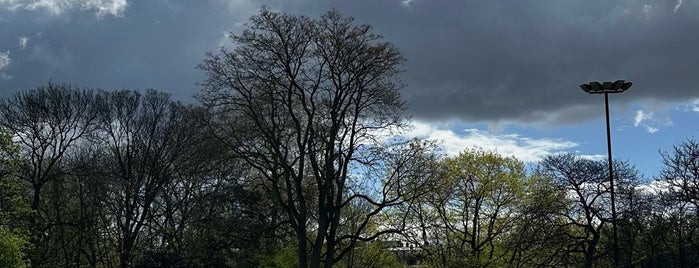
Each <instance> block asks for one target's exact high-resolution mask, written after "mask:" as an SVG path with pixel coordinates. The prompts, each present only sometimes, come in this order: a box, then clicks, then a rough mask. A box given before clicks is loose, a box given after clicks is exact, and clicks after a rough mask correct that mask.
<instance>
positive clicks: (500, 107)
mask: <svg viewBox="0 0 699 268" xmlns="http://www.w3.org/2000/svg"><path fill="white" fill-rule="evenodd" d="M262 6H267V7H269V8H270V9H272V10H274V11H280V12H286V13H290V14H294V15H305V16H310V17H317V16H319V15H321V14H323V13H325V12H327V11H329V10H330V9H332V8H335V9H337V10H339V11H340V12H341V13H342V14H343V15H345V16H351V17H354V18H355V19H356V22H357V23H358V24H369V25H371V26H373V29H374V30H375V32H377V33H379V34H382V35H383V36H384V40H385V41H388V42H391V43H393V44H394V45H395V46H396V47H398V49H399V50H400V51H401V52H402V53H403V54H404V56H405V57H406V58H407V59H408V61H407V62H406V63H405V64H404V66H403V68H404V69H405V72H404V73H403V77H402V80H403V81H404V82H405V84H406V87H405V88H404V89H403V91H402V93H403V96H404V98H405V100H406V101H407V102H408V103H409V105H410V106H409V107H410V108H409V109H408V111H407V114H408V115H409V116H411V118H412V123H413V125H414V127H413V128H412V129H411V130H410V133H409V135H411V136H414V137H421V138H428V139H433V140H436V141H439V142H442V143H443V145H442V148H443V149H444V152H445V153H447V154H450V155H453V154H456V153H458V152H459V151H462V150H464V149H467V148H473V147H480V148H482V149H486V150H494V151H496V152H498V153H500V154H502V155H506V156H510V155H512V156H515V157H517V158H519V159H520V160H523V161H525V162H527V163H529V164H533V163H536V161H538V160H540V159H542V158H543V157H545V156H546V155H549V154H554V153H560V152H574V153H576V154H579V155H581V156H584V157H589V158H593V159H605V157H606V153H607V152H606V134H605V133H606V132H605V121H604V97H603V96H601V95H589V94H586V93H584V92H583V91H582V90H581V89H580V87H579V85H580V84H583V83H588V82H591V81H615V80H618V79H622V80H627V81H631V82H633V86H632V87H631V88H630V89H629V90H628V91H627V92H625V93H623V94H614V95H610V113H611V124H612V146H613V153H614V158H615V159H620V160H625V161H628V162H629V163H631V164H633V165H635V166H636V168H637V169H638V170H639V171H640V172H641V173H642V174H643V175H644V176H645V177H646V178H653V177H654V176H657V175H658V173H659V171H660V170H661V168H662V163H661V157H660V154H659V152H660V151H668V150H671V149H672V146H673V145H676V144H678V143H680V142H682V141H684V140H686V139H690V138H694V137H696V136H697V134H698V130H699V124H697V122H698V121H699V90H698V88H697V86H696V85H699V49H697V48H699V32H698V31H697V29H699V1H697V0H617V1H609V0H567V1H560V0H538V1H511V0H488V1H446V0H444V1H442V0H353V1H340V0H325V1H321V0H315V1H313V0H267V1H262V0H260V1H256V0H199V1H189V0H148V1H135V0H0V96H9V95H11V94H13V93H14V92H17V91H19V90H27V89H32V88H36V87H37V86H39V85H42V84H46V83H48V82H60V83H70V84H74V85H78V86H84V87H92V88H103V89H147V88H154V89H157V90H161V91H167V92H170V93H172V95H173V98H175V99H179V100H182V101H185V102H194V98H193V97H192V96H193V95H194V94H196V93H198V92H199V91H200V90H201V87H200V86H199V85H198V83H199V82H201V81H203V79H204V74H203V72H202V71H199V70H197V69H196V66H197V64H199V63H200V62H201V61H202V60H203V59H204V56H205V53H206V52H208V51H215V50H217V49H218V48H219V47H221V46H228V45H230V42H229V39H228V36H229V35H230V34H231V33H232V34H235V33H239V32H240V31H241V29H243V27H244V24H245V22H246V21H248V19H249V18H250V17H251V16H253V15H255V14H257V13H258V12H259V10H260V8H261V7H262Z"/></svg>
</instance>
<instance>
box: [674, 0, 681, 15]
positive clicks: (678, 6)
mask: <svg viewBox="0 0 699 268" xmlns="http://www.w3.org/2000/svg"><path fill="white" fill-rule="evenodd" d="M681 6H682V0H677V4H675V9H674V12H675V13H677V10H679V9H680V7H681Z"/></svg>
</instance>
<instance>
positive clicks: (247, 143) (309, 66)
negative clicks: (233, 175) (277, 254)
mask: <svg viewBox="0 0 699 268" xmlns="http://www.w3.org/2000/svg"><path fill="white" fill-rule="evenodd" d="M232 41H233V43H234V48H233V49H225V48H223V49H221V51H219V52H218V53H210V54H208V56H207V58H206V59H205V60H204V62H203V63H202V64H201V65H200V69H202V70H203V71H205V72H206V74H207V79H206V80H205V81H204V82H203V86H204V87H205V88H204V91H203V92H202V94H201V96H200V100H201V101H202V102H204V103H205V105H206V106H207V107H209V108H210V109H211V111H212V113H214V117H215V120H213V122H212V124H211V126H212V127H213V128H214V129H215V132H216V133H218V135H219V136H220V137H221V140H222V141H224V142H225V143H226V144H227V147H228V148H229V149H230V150H232V151H234V152H235V153H236V154H237V155H238V156H239V157H241V158H242V159H244V160H245V161H246V162H247V163H248V164H250V165H251V166H253V167H254V168H256V169H257V170H259V172H260V174H261V175H262V176H264V178H265V179H266V181H267V182H268V184H266V185H267V186H268V187H269V191H270V192H271V193H273V196H274V199H275V202H276V203H277V204H278V205H279V206H280V207H281V208H282V209H283V210H284V211H285V212H286V215H287V217H288V219H289V222H290V225H291V226H292V229H293V230H295V233H296V238H297V240H298V258H299V262H300V266H302V267H306V266H307V265H308V264H310V265H311V267H319V266H320V265H321V262H324V263H325V266H326V267H330V266H331V265H332V264H333V263H335V262H336V261H338V258H341V257H342V256H343V255H344V253H343V252H339V253H338V252H336V246H337V245H338V244H340V242H341V241H340V240H342V239H347V240H348V241H349V240H351V241H355V240H367V239H373V238H374V237H375V236H368V237H366V236H358V235H350V234H348V235H343V236H340V235H339V234H338V232H339V231H340V224H341V222H342V219H343V211H344V210H345V208H346V207H347V206H349V205H350V204H351V203H352V202H354V200H363V201H364V202H367V203H368V204H370V207H371V209H370V212H369V213H368V214H366V215H367V217H371V216H373V215H376V214H378V213H379V212H381V211H382V210H383V209H384V208H385V207H387V206H390V205H394V204H396V203H398V202H399V200H402V199H401V198H398V197H396V198H379V199H376V198H375V196H369V195H365V194H362V193H356V192H352V191H349V189H348V179H349V178H350V177H351V176H352V173H353V172H354V171H355V168H357V169H360V168H359V167H355V166H354V165H360V166H361V165H362V164H363V163H364V164H368V163H369V162H370V161H371V159H364V160H362V159H360V156H362V155H368V154H363V153H362V151H368V150H370V148H372V147H374V145H376V144H377V143H379V142H380V141H381V139H382V136H381V135H380V134H381V133H380V132H381V131H384V130H390V129H393V128H395V127H398V126H401V125H402V124H403V120H402V119H401V112H402V111H403V109H404V102H403V101H402V100H401V99H400V94H399V89H400V88H401V86H402V85H401V83H400V81H399V77H398V75H399V74H400V69H399V68H398V67H399V65H400V64H401V63H402V62H403V57H402V56H401V54H400V53H399V52H398V50H397V49H396V48H395V47H394V46H392V45H391V44H389V43H386V42H383V41H382V38H381V36H379V35H377V34H375V33H373V32H372V29H371V27H370V26H367V25H360V26H355V25H353V19H352V18H346V17H342V16H341V15H340V14H339V13H338V12H337V11H331V12H328V13H327V14H325V15H323V16H321V17H320V18H319V19H310V18H307V17H303V16H291V15H286V14H280V13H275V12H272V11H270V10H267V9H263V10H262V11H261V13H260V14H259V15H257V16H254V17H252V18H251V20H250V22H249V23H248V24H247V25H246V29H245V30H244V31H243V32H242V33H241V34H239V35H232ZM307 252H310V259H309V256H308V255H307Z"/></svg>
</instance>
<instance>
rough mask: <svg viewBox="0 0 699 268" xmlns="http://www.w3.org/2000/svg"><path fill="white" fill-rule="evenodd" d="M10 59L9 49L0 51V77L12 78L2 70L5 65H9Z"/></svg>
mask: <svg viewBox="0 0 699 268" xmlns="http://www.w3.org/2000/svg"><path fill="white" fill-rule="evenodd" d="M10 63H12V59H10V51H9V50H8V51H5V52H0V79H12V76H11V75H9V74H6V73H4V72H2V70H4V69H6V68H7V66H10Z"/></svg>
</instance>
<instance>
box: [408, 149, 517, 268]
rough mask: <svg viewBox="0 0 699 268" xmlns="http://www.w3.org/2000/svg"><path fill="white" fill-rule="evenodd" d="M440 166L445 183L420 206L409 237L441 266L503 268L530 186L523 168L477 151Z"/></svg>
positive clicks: (494, 154) (513, 162)
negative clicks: (508, 240)
mask: <svg viewBox="0 0 699 268" xmlns="http://www.w3.org/2000/svg"><path fill="white" fill-rule="evenodd" d="M441 164H442V165H443V168H442V170H443V171H442V172H441V173H440V174H441V176H440V179H439V181H440V182H441V185H440V186H437V187H434V188H432V191H431V193H430V194H429V195H427V196H425V197H424V198H423V199H422V201H423V202H422V203H420V204H418V205H416V206H417V207H416V211H415V212H414V213H416V214H417V219H418V221H417V222H416V224H412V226H413V227H415V229H414V230H413V231H412V234H408V239H409V240H410V241H411V242H413V243H415V244H417V245H419V246H420V247H421V248H422V249H423V250H424V251H425V252H426V255H428V257H429V259H430V261H431V262H432V263H433V264H434V265H436V266H439V267H454V266H472V267H484V266H492V265H495V266H502V265H504V264H505V260H506V257H507V255H508V252H507V250H506V248H507V247H505V245H504V244H503V242H502V241H503V238H504V237H505V236H507V235H508V234H509V233H512V232H513V231H515V227H516V225H517V224H518V221H519V218H520V217H521V215H520V214H519V213H518V211H517V210H518V208H519V204H520V202H522V200H523V199H524V197H525V192H524V190H525V189H526V188H525V185H526V184H527V183H528V178H527V176H526V173H525V169H524V164H523V163H522V162H521V161H519V160H516V159H514V158H512V157H502V156H500V155H498V154H497V153H494V152H488V151H483V150H478V149H473V150H466V151H463V152H462V153H460V154H459V155H457V156H454V157H449V158H446V159H444V160H442V163H441ZM411 236H412V237H411Z"/></svg>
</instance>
